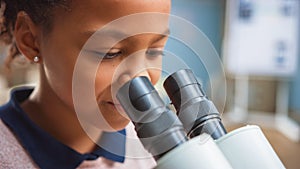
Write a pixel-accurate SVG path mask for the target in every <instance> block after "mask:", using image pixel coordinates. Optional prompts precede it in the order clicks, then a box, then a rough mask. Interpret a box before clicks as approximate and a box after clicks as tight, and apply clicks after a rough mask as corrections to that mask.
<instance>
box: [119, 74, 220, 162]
mask: <svg viewBox="0 0 300 169" xmlns="http://www.w3.org/2000/svg"><path fill="white" fill-rule="evenodd" d="M164 88H165V90H166V91H167V94H168V95H169V97H170V99H171V101H172V103H173V105H174V107H175V109H176V111H177V116H178V117H177V116H176V114H175V113H174V112H172V111H171V110H170V109H169V108H168V107H167V106H166V105H165V103H164V102H163V100H162V99H161V98H160V96H159V95H158V93H157V91H156V90H155V88H154V87H153V86H152V84H151V82H150V81H149V79H148V78H146V77H136V78H134V79H132V80H130V81H129V82H127V83H125V85H123V86H122V87H121V88H120V89H119V91H118V92H117V99H118V100H119V102H120V104H121V105H122V107H123V109H124V110H125V112H126V113H127V115H128V116H129V118H130V119H131V121H132V122H133V123H134V125H135V130H136V132H137V135H138V137H139V138H140V140H141V142H142V144H143V145H144V147H145V148H146V149H147V150H148V151H149V152H150V153H151V154H152V155H153V156H154V157H155V158H156V159H158V158H160V157H161V156H163V155H164V154H165V153H167V152H168V151H170V150H171V149H173V148H174V147H176V146H178V145H180V144H182V143H184V142H186V141H187V140H188V137H190V138H192V137H195V136H198V135H200V134H202V133H207V134H210V135H211V136H212V138H214V139H217V138H219V137H221V136H223V135H225V134H226V130H225V128H224V126H223V124H222V123H221V118H220V116H219V112H218V111H217V109H216V107H215V106H214V104H213V103H212V102H211V101H210V100H208V99H207V97H206V95H205V93H204V92H203V90H202V88H201V85H200V83H199V82H198V81H197V79H196V78H195V76H194V75H193V73H192V71H191V70H189V69H183V70H180V71H178V72H175V73H174V74H172V75H171V76H169V77H168V78H167V79H166V80H165V82H164ZM187 135H188V136H187Z"/></svg>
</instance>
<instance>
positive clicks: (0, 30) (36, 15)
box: [0, 0, 71, 62]
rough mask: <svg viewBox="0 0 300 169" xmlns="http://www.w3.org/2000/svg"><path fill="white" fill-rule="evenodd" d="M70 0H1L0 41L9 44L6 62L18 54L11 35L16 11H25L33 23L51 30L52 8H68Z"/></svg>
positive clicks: (45, 29)
mask: <svg viewBox="0 0 300 169" xmlns="http://www.w3.org/2000/svg"><path fill="white" fill-rule="evenodd" d="M70 2H71V0H1V6H0V41H1V42H4V44H6V45H11V47H10V51H9V54H8V56H7V57H8V58H7V60H9V61H8V62H10V61H12V60H13V58H15V57H16V56H17V55H19V54H20V52H19V51H18V49H17V47H16V44H15V41H14V37H13V31H14V26H15V22H16V18H17V14H18V12H20V11H24V12H26V13H27V14H28V15H29V17H30V18H31V19H32V21H33V22H34V23H35V24H38V25H41V26H42V28H44V29H43V30H44V31H45V32H47V31H50V30H51V25H52V11H53V9H54V8H56V7H63V8H64V9H68V10H69V4H70Z"/></svg>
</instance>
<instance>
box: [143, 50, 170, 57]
mask: <svg viewBox="0 0 300 169" xmlns="http://www.w3.org/2000/svg"><path fill="white" fill-rule="evenodd" d="M146 55H147V57H153V58H154V57H158V56H164V55H165V54H164V51H163V50H162V49H161V48H152V49H148V50H147V51H146Z"/></svg>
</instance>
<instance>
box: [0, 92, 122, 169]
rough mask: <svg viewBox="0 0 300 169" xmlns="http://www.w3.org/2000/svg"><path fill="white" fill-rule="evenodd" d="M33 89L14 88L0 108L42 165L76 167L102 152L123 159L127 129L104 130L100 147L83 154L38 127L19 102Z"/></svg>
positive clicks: (7, 123) (119, 160)
mask: <svg viewBox="0 0 300 169" xmlns="http://www.w3.org/2000/svg"><path fill="white" fill-rule="evenodd" d="M32 91H33V89H31V88H27V87H22V88H21V89H20V88H19V89H14V90H12V92H11V99H10V101H9V102H8V103H7V104H6V105H4V106H2V107H1V108H0V118H1V119H2V121H3V122H4V123H5V124H6V125H7V126H8V127H9V128H10V129H11V130H12V132H13V133H14V134H15V135H16V137H17V138H18V139H19V141H20V142H21V144H22V145H23V147H24V148H25V149H26V150H27V151H28V153H29V154H30V155H31V157H32V159H33V160H34V161H35V163H36V164H37V165H38V166H39V167H40V168H45V169H48V168H49V169H52V168H63V169H68V168H76V167H77V166H79V165H80V164H81V163H82V162H83V161H84V160H94V159H97V158H98V157H99V156H103V157H105V158H107V159H109V160H112V161H116V162H124V156H125V144H126V131H125V129H123V130H121V131H119V132H103V133H102V136H101V139H100V140H99V143H98V145H101V147H97V149H96V150H95V151H94V152H92V153H88V154H80V153H78V152H76V151H75V150H73V149H71V148H70V147H68V146H66V145H64V144H62V143H61V142H59V141H58V140H56V139H55V138H53V137H52V136H51V135H50V134H48V133H46V132H45V131H44V130H42V129H41V128H39V127H38V126H37V125H36V124H34V123H33V122H32V121H31V120H30V119H29V117H28V116H27V115H26V113H25V112H24V111H23V110H22V109H21V107H20V103H21V102H22V101H24V100H25V99H27V98H28V96H29V95H30V93H31V92H32Z"/></svg>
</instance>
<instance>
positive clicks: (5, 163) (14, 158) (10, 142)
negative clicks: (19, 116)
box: [0, 119, 37, 169]
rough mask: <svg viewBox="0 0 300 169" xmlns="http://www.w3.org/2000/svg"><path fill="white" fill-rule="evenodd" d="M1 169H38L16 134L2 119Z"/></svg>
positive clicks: (0, 137)
mask: <svg viewBox="0 0 300 169" xmlns="http://www.w3.org/2000/svg"><path fill="white" fill-rule="evenodd" d="M0 150H1V151H0V161H1V163H0V168H12V169H13V168H37V167H36V165H35V164H34V162H33V161H32V160H31V158H30V157H29V155H28V154H27V152H26V150H24V148H23V147H22V146H21V145H20V143H19V141H18V140H17V139H16V137H15V136H14V134H13V133H12V132H11V131H10V130H9V128H8V127H7V126H6V125H5V124H4V123H3V121H2V120H1V119H0Z"/></svg>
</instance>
